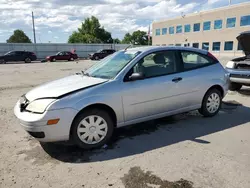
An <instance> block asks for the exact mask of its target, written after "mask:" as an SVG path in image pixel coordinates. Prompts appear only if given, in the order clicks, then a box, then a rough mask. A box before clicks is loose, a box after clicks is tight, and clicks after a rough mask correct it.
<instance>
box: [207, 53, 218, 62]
mask: <svg viewBox="0 0 250 188" xmlns="http://www.w3.org/2000/svg"><path fill="white" fill-rule="evenodd" d="M207 56H208V57H211V58H212V59H213V60H215V61H218V59H217V58H216V57H215V56H214V55H213V54H211V53H210V52H208V53H207Z"/></svg>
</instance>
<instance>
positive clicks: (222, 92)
mask: <svg viewBox="0 0 250 188" xmlns="http://www.w3.org/2000/svg"><path fill="white" fill-rule="evenodd" d="M211 89H217V90H218V91H220V93H221V96H222V97H224V95H225V91H224V89H223V87H222V86H220V85H218V84H217V85H213V86H211V87H210V88H209V89H208V90H207V92H208V91H210V90H211ZM207 92H206V93H205V95H206V94H207ZM205 95H204V96H205Z"/></svg>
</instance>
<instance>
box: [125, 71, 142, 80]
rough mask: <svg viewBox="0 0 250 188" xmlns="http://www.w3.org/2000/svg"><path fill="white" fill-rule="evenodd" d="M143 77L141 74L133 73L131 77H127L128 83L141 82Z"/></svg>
mask: <svg viewBox="0 0 250 188" xmlns="http://www.w3.org/2000/svg"><path fill="white" fill-rule="evenodd" d="M143 79H144V75H143V73H142V72H139V73H133V74H132V75H131V76H129V81H136V80H143Z"/></svg>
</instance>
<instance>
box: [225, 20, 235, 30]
mask: <svg viewBox="0 0 250 188" xmlns="http://www.w3.org/2000/svg"><path fill="white" fill-rule="evenodd" d="M235 23H236V18H228V19H227V28H232V27H235Z"/></svg>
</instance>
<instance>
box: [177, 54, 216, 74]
mask: <svg viewBox="0 0 250 188" xmlns="http://www.w3.org/2000/svg"><path fill="white" fill-rule="evenodd" d="M181 57H182V61H183V68H184V70H192V69H197V68H202V67H206V66H209V65H212V64H215V63H216V62H215V60H213V59H212V58H210V57H208V56H206V55H203V54H200V53H196V52H190V51H182V52H181Z"/></svg>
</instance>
